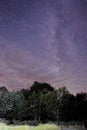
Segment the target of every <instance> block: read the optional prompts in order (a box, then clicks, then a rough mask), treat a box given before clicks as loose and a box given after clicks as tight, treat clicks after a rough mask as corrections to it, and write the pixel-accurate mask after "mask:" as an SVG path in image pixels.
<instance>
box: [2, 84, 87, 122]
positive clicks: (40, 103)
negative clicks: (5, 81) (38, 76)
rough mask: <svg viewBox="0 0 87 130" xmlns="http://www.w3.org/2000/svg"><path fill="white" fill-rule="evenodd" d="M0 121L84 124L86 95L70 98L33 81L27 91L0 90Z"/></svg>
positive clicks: (72, 95)
mask: <svg viewBox="0 0 87 130" xmlns="http://www.w3.org/2000/svg"><path fill="white" fill-rule="evenodd" d="M0 118H1V119H5V120H8V121H9V122H10V123H13V121H14V120H15V121H16V120H17V121H20V122H22V121H37V122H38V123H46V122H49V121H54V122H55V121H56V122H60V121H63V122H70V121H78V122H83V123H86V122H87V93H83V92H81V93H77V94H76V95H74V94H71V93H70V92H69V91H68V90H67V88H66V87H62V88H58V89H56V90H55V89H54V88H53V87H52V86H51V85H50V84H48V83H39V82H37V81H35V82H34V83H33V84H32V85H31V86H30V88H29V89H21V90H20V91H14V90H13V91H9V90H8V89H7V88H6V87H0Z"/></svg>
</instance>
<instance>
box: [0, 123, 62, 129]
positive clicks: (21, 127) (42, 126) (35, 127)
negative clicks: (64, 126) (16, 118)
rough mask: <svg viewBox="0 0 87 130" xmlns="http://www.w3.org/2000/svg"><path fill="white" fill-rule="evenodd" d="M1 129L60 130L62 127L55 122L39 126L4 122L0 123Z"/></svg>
mask: <svg viewBox="0 0 87 130" xmlns="http://www.w3.org/2000/svg"><path fill="white" fill-rule="evenodd" d="M0 130H60V128H59V127H58V126H56V125H54V124H40V125H38V126H28V125H19V126H11V125H10V126H8V125H6V124H4V123H0Z"/></svg>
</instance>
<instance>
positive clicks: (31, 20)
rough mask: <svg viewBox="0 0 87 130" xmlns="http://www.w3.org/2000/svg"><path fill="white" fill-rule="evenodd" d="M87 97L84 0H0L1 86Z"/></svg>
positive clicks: (86, 3) (86, 1) (86, 11)
mask: <svg viewBox="0 0 87 130" xmlns="http://www.w3.org/2000/svg"><path fill="white" fill-rule="evenodd" d="M34 81H39V82H48V83H50V84H51V85H53V86H54V87H56V88H59V87H62V86H66V87H67V88H68V89H69V90H70V92H73V93H77V92H81V91H84V92H87V0H0V86H6V87H7V88H8V89H20V88H23V87H26V88H27V87H29V86H30V85H31V84H32V83H33V82H34Z"/></svg>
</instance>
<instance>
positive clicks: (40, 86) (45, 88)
mask: <svg viewBox="0 0 87 130" xmlns="http://www.w3.org/2000/svg"><path fill="white" fill-rule="evenodd" d="M49 91H54V88H53V87H51V85H50V84H47V83H39V82H37V81H35V82H34V83H33V84H32V86H31V87H30V92H31V93H32V92H36V93H39V92H41V93H47V92H49Z"/></svg>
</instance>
